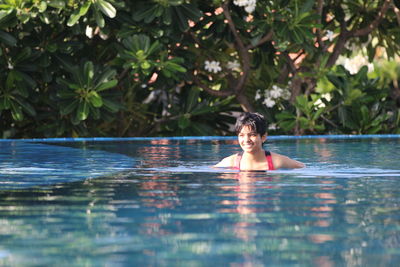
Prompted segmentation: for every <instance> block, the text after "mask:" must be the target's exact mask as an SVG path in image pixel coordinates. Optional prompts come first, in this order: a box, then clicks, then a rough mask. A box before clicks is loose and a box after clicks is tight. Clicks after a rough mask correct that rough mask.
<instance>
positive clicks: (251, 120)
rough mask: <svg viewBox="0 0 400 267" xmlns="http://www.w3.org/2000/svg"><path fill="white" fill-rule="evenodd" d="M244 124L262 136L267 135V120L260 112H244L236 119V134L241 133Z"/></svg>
mask: <svg viewBox="0 0 400 267" xmlns="http://www.w3.org/2000/svg"><path fill="white" fill-rule="evenodd" d="M244 126H248V127H250V128H251V129H252V130H254V131H256V132H257V133H258V134H260V136H263V135H265V134H266V131H267V122H266V121H265V119H264V116H263V115H261V114H260V113H251V112H243V113H242V114H241V115H240V116H239V117H238V118H237V120H236V124H235V131H236V134H239V133H240V131H241V130H242V128H243V127H244Z"/></svg>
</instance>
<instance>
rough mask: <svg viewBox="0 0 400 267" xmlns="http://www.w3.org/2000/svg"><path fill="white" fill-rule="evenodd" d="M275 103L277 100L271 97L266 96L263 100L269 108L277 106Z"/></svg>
mask: <svg viewBox="0 0 400 267" xmlns="http://www.w3.org/2000/svg"><path fill="white" fill-rule="evenodd" d="M275 103H276V102H275V100H273V99H272V98H270V97H267V98H265V99H264V101H263V104H264V105H266V106H267V107H268V108H272V107H273V106H275Z"/></svg>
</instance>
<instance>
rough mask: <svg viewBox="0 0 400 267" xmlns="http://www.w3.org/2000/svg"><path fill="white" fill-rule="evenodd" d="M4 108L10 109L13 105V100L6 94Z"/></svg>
mask: <svg viewBox="0 0 400 267" xmlns="http://www.w3.org/2000/svg"><path fill="white" fill-rule="evenodd" d="M3 107H4V109H9V108H10V107H11V100H10V99H9V98H8V97H7V96H6V97H4V98H3Z"/></svg>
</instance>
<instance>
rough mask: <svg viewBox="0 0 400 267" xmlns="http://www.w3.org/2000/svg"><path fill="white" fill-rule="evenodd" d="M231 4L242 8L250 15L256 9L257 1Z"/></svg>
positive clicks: (242, 1)
mask: <svg viewBox="0 0 400 267" xmlns="http://www.w3.org/2000/svg"><path fill="white" fill-rule="evenodd" d="M233 4H235V5H237V6H240V7H244V10H246V12H247V13H252V12H253V11H254V10H255V9H256V4H257V0H233Z"/></svg>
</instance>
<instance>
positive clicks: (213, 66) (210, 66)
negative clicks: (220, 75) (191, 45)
mask: <svg viewBox="0 0 400 267" xmlns="http://www.w3.org/2000/svg"><path fill="white" fill-rule="evenodd" d="M219 64H220V63H219V62H218V61H214V60H213V61H208V60H206V61H205V62H204V65H205V66H204V69H205V70H206V71H209V72H214V73H217V72H220V71H221V70H222V68H221V66H220V65H219Z"/></svg>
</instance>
